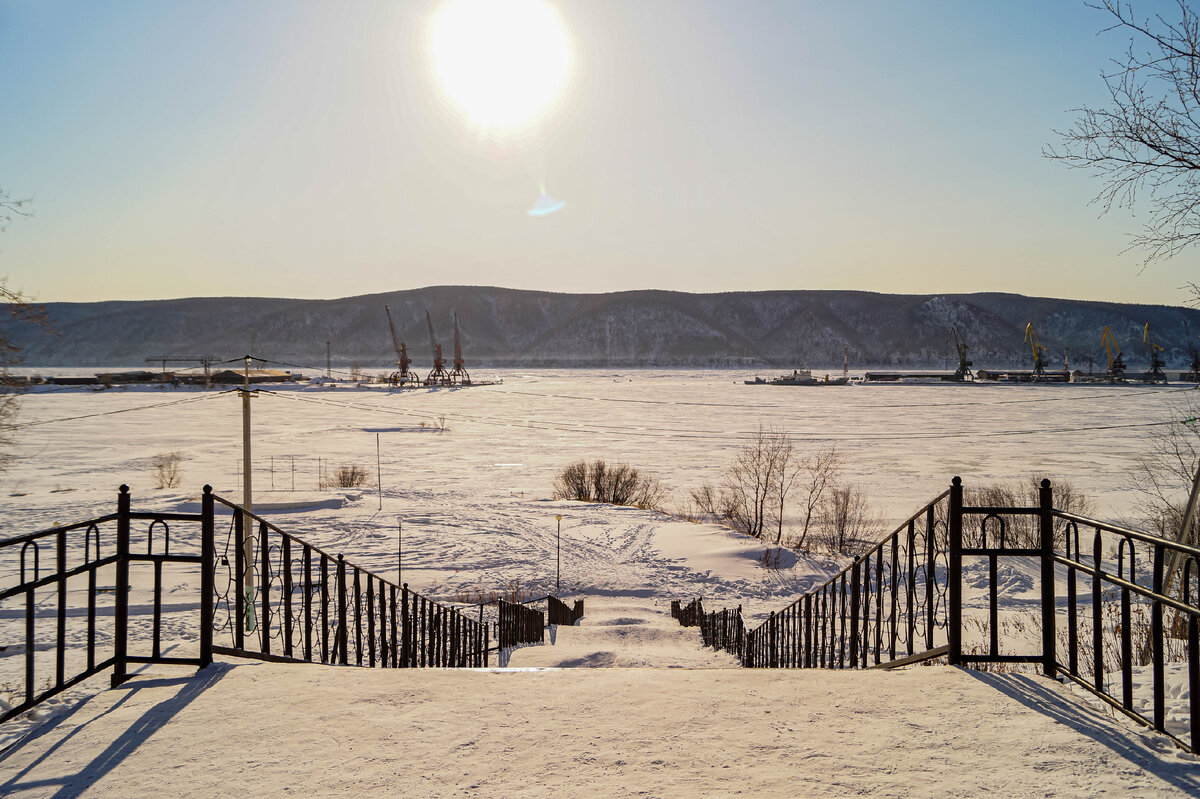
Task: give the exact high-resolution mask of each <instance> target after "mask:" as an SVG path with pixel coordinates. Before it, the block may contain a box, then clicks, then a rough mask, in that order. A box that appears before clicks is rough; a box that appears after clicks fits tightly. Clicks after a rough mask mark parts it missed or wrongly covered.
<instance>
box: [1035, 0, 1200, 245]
mask: <svg viewBox="0 0 1200 799" xmlns="http://www.w3.org/2000/svg"><path fill="white" fill-rule="evenodd" d="M1176 2H1177V5H1178V12H1179V13H1178V20H1177V21H1170V20H1167V19H1166V18H1164V17H1163V16H1161V15H1155V16H1154V17H1152V18H1149V19H1140V18H1138V17H1137V16H1135V14H1134V11H1133V7H1132V5H1131V4H1129V3H1122V2H1119V0H1104V2H1103V3H1099V4H1088V5H1089V7H1091V8H1094V9H1097V10H1098V11H1101V12H1103V13H1105V14H1107V15H1108V16H1109V18H1110V23H1111V24H1110V25H1109V26H1108V27H1107V28H1105V29H1104V31H1103V32H1114V31H1116V32H1124V33H1127V34H1128V35H1129V45H1128V47H1127V48H1126V50H1125V54H1124V56H1123V58H1122V59H1120V60H1114V62H1113V64H1114V69H1113V70H1112V71H1111V72H1108V73H1106V74H1104V76H1103V78H1104V82H1105V85H1106V86H1107V87H1108V93H1109V104H1108V105H1107V107H1104V108H1087V107H1084V108H1078V109H1075V112H1076V113H1078V114H1079V118H1078V119H1077V121H1076V122H1075V124H1074V125H1073V126H1072V127H1070V128H1068V129H1067V130H1065V131H1055V134H1056V135H1057V136H1058V138H1059V140H1060V145H1059V147H1057V148H1056V147H1053V146H1047V147H1046V148H1044V150H1043V155H1044V156H1045V157H1046V158H1049V159H1051V160H1055V161H1061V162H1062V163H1064V164H1066V165H1067V166H1068V167H1070V168H1072V169H1083V170H1085V171H1087V172H1088V173H1090V174H1091V175H1092V176H1093V177H1095V178H1097V179H1098V180H1099V181H1101V188H1100V190H1099V191H1098V192H1097V193H1096V196H1095V197H1094V198H1093V200H1092V202H1093V203H1094V204H1096V205H1098V206H1099V207H1100V211H1101V213H1102V214H1105V213H1108V212H1109V211H1111V210H1112V209H1113V208H1114V207H1116V208H1127V209H1130V210H1133V209H1134V208H1135V207H1138V208H1144V209H1145V210H1146V212H1147V213H1148V215H1147V217H1146V218H1145V222H1144V225H1143V229H1142V231H1141V232H1140V233H1137V234H1134V235H1133V236H1132V237H1131V243H1130V247H1129V249H1130V250H1135V249H1136V250H1140V251H1141V252H1142V253H1143V255H1144V261H1143V268H1144V267H1145V265H1148V264H1150V263H1152V262H1154V261H1160V260H1165V259H1169V258H1172V257H1174V256H1175V255H1178V254H1179V253H1180V252H1182V251H1183V250H1184V249H1186V248H1188V247H1190V246H1192V245H1194V244H1197V243H1200V16H1198V15H1197V13H1196V12H1195V11H1193V10H1192V9H1191V8H1189V7H1188V5H1187V3H1186V2H1185V1H1184V0H1176Z"/></svg>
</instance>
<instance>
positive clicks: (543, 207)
mask: <svg viewBox="0 0 1200 799" xmlns="http://www.w3.org/2000/svg"><path fill="white" fill-rule="evenodd" d="M566 207H567V204H566V203H565V202H563V201H562V200H556V199H554V198H553V197H551V196H550V195H549V194H546V192H545V191H543V192H542V193H541V194H540V195H539V196H538V198H537V202H535V203H534V204H533V207H532V208H530V209H529V211H528V212H527V213H528V214H529V215H530V216H549V215H550V214H552V213H554V212H555V211H561V210H562V209H564V208H566Z"/></svg>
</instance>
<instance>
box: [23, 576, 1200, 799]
mask: <svg viewBox="0 0 1200 799" xmlns="http://www.w3.org/2000/svg"><path fill="white" fill-rule="evenodd" d="M591 602H592V599H591V598H590V597H589V598H588V605H589V607H590V605H591ZM579 629H580V630H583V629H585V628H582V627H581V628H579ZM544 649H546V650H551V649H552V647H549V646H547V647H544ZM155 677H157V679H156V678H155ZM1164 744H1165V745H1164ZM1198 793H1200V768H1198V767H1197V763H1196V761H1195V759H1194V758H1192V757H1191V756H1188V755H1181V754H1180V753H1179V752H1178V750H1176V749H1175V747H1174V746H1171V745H1170V744H1169V743H1166V742H1165V741H1164V740H1163V739H1162V738H1161V737H1160V736H1155V735H1153V734H1151V733H1148V732H1142V731H1140V730H1136V729H1133V728H1132V723H1125V722H1124V721H1123V720H1121V719H1113V718H1112V717H1111V716H1110V714H1108V713H1107V712H1105V711H1104V710H1099V709H1092V708H1089V707H1087V706H1085V705H1083V704H1081V703H1079V702H1078V701H1077V700H1075V699H1074V698H1072V697H1070V696H1069V695H1068V694H1067V692H1066V690H1065V689H1064V688H1063V687H1062V686H1060V685H1058V684H1057V683H1054V682H1051V681H1049V680H1044V679H1041V678H1038V677H1031V676H1021V675H1007V674H994V675H987V674H977V673H971V672H968V671H964V670H959V669H953V668H950V667H946V666H930V667H914V668H910V669H901V670H899V671H897V672H878V671H867V672H851V671H838V672H831V671H823V670H816V669H812V670H801V671H784V670H779V669H730V670H708V669H556V670H549V671H518V672H497V671H484V670H456V669H447V670H439V669H432V670H412V669H399V670H392V669H357V668H344V667H334V666H314V665H282V664H275V663H252V662H251V663H247V662H242V663H240V664H238V665H236V666H235V665H230V664H216V665H214V666H213V667H211V668H210V669H206V670H205V671H204V672H201V673H200V674H199V675H188V676H185V677H180V676H174V677H171V676H168V675H166V674H161V673H160V674H158V675H147V676H144V677H137V678H135V679H133V680H131V681H130V682H128V683H125V684H124V685H122V686H121V687H120V688H118V689H115V690H108V691H103V692H101V693H100V694H99V695H97V696H95V697H93V698H92V699H90V700H89V701H88V702H86V703H85V704H83V705H82V706H80V707H78V708H75V709H71V708H64V709H63V712H60V713H58V714H56V715H54V716H53V717H51V718H49V719H47V720H46V723H45V726H43V727H41V728H39V729H38V730H37V731H35V732H34V734H32V735H30V736H29V737H27V738H26V739H25V740H23V741H21V742H18V743H17V744H16V745H15V746H13V747H12V748H11V749H10V750H9V751H8V752H6V753H5V754H4V755H3V756H2V757H0V794H3V795H5V796H7V797H13V799H33V797H50V796H79V797H81V798H82V799H99V798H100V797H113V798H114V799H118V798H119V799H127V798H128V797H149V796H154V797H166V798H172V797H192V796H203V797H219V796H238V797H244V798H245V799H258V798H259V797H277V796H293V795H295V796H306V797H334V796H337V797H367V796H387V797H421V799H450V797H454V798H455V799H458V798H459V797H477V798H478V799H490V798H491V797H504V798H505V799H542V797H548V796H549V797H558V796H563V797H566V796H571V797H582V796H587V797H593V796H595V797H600V796H602V797H613V798H614V799H626V797H629V798H631V799H632V797H639V798H641V799H644V798H645V797H660V798H661V799H667V798H668V797H670V798H671V799H674V798H675V797H679V799H693V797H729V796H742V797H756V799H772V798H773V797H787V798H788V799H792V798H793V797H809V796H815V797H836V796H871V797H877V796H878V797H893V796H904V797H908V796H921V797H927V796H928V797H932V796H938V797H941V796H955V797H957V796H985V795H990V796H997V797H1000V796H1003V797H1046V796H1054V797H1093V796H1099V795H1104V796H1122V797H1124V796H1137V797H1143V796H1147V797H1148V796H1155V797H1158V796H1189V795H1190V796H1195V795H1197V794H1198Z"/></svg>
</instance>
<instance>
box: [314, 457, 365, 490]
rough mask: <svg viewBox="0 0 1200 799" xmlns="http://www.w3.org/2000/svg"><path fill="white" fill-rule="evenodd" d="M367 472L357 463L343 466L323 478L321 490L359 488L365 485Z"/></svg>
mask: <svg viewBox="0 0 1200 799" xmlns="http://www.w3.org/2000/svg"><path fill="white" fill-rule="evenodd" d="M367 479H368V478H367V470H366V468H364V467H362V466H360V465H358V464H357V463H350V464H343V465H341V466H339V467H337V468H336V469H334V471H333V473H332V474H330V475H328V476H327V477H326V478H325V481H324V485H322V486H321V487H322V488H359V487H361V486H365V485H366V484H367Z"/></svg>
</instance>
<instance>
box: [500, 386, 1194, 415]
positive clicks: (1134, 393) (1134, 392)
mask: <svg viewBox="0 0 1200 799" xmlns="http://www.w3.org/2000/svg"><path fill="white" fill-rule="evenodd" d="M819 388H820V387H814V390H818V389H819ZM859 388H862V387H856V388H855V390H858V389H859ZM888 388H891V387H890V386H889V387H888ZM997 388H1008V386H997ZM1196 390H1197V388H1196V387H1194V386H1188V387H1182V388H1178V387H1177V388H1151V389H1117V390H1113V391H1104V392H1103V393H1101V392H1100V391H1099V390H1096V389H1089V390H1088V393H1087V394H1086V395H1077V396H1071V397H1049V396H1042V397H1021V398H1017V399H1004V400H994V401H987V400H973V401H963V402H913V403H883V404H871V405H854V406H852V407H854V408H870V409H888V408H953V407H970V406H978V405H987V406H992V405H1020V404H1025V403H1030V404H1032V403H1039V402H1083V401H1091V400H1100V399H1112V398H1113V397H1140V396H1145V395H1147V394H1162V393H1177V392H1180V391H1196ZM493 393H498V394H514V395H520V396H528V397H546V398H553V399H569V400H586V401H591V402H619V403H630V404H637V405H678V406H695V407H704V408H783V409H787V408H790V407H791V406H788V405H781V404H777V403H772V404H770V405H767V404H764V403H753V404H751V403H738V402H698V401H694V400H684V401H674V400H655V399H635V398H632V397H595V396H578V395H574V394H555V393H549V392H539V391H518V390H515V389H493Z"/></svg>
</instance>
